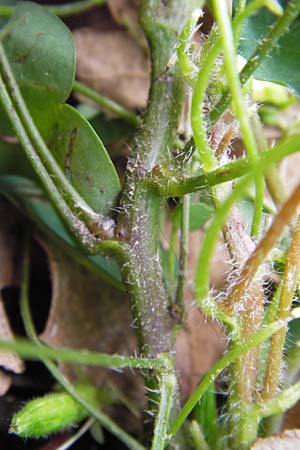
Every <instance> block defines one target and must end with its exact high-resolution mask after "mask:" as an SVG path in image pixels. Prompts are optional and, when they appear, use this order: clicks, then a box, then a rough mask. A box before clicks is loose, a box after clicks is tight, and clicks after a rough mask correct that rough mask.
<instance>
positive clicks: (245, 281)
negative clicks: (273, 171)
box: [226, 186, 300, 309]
mask: <svg viewBox="0 0 300 450" xmlns="http://www.w3.org/2000/svg"><path fill="white" fill-rule="evenodd" d="M299 205H300V186H297V188H296V189H295V190H294V192H293V193H292V195H291V196H290V197H289V198H288V200H287V201H286V202H285V204H284V205H283V207H282V209H281V210H280V212H279V213H278V215H277V216H276V217H275V219H274V221H273V223H272V225H271V226H270V228H269V230H268V231H267V233H266V234H265V236H264V237H263V238H262V240H261V241H260V243H259V244H258V245H257V247H256V249H255V250H254V252H253V253H252V255H251V256H250V257H249V258H248V260H247V261H246V262H245V264H244V267H243V269H242V271H241V273H240V275H239V277H238V280H237V281H236V283H235V285H234V287H233V288H232V290H231V292H230V294H229V295H228V298H227V300H226V308H229V309H230V308H232V307H234V305H235V304H236V302H237V301H238V299H241V298H242V297H243V295H244V294H245V293H246V292H247V289H248V288H249V286H250V284H251V283H252V281H253V279H254V277H255V275H256V273H257V270H258V268H259V267H260V265H261V264H262V263H263V261H264V260H265V258H266V257H267V255H268V253H269V252H270V251H271V250H272V248H273V247H274V245H275V244H276V241H277V240H278V239H279V237H280V236H281V234H282V232H283V230H284V229H285V227H287V226H288V225H289V224H290V223H291V220H292V219H293V217H294V216H295V214H296V211H297V209H298V207H299Z"/></svg>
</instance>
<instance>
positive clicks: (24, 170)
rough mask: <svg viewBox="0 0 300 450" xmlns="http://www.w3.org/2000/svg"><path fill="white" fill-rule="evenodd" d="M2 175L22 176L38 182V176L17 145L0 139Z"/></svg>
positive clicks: (0, 168)
mask: <svg viewBox="0 0 300 450" xmlns="http://www.w3.org/2000/svg"><path fill="white" fill-rule="evenodd" d="M0 174H1V175H3V174H11V175H22V176H25V177H27V178H30V179H34V180H37V175H36V174H35V172H34V170H33V169H32V167H31V165H30V162H29V161H28V159H27V157H26V155H25V154H24V152H23V150H22V148H21V146H20V145H19V144H17V143H9V142H5V141H3V140H2V139H1V138H0Z"/></svg>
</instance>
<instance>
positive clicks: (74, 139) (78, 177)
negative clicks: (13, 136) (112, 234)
mask: <svg viewBox="0 0 300 450" xmlns="http://www.w3.org/2000/svg"><path fill="white" fill-rule="evenodd" d="M36 123H37V126H38V128H39V129H40V131H41V133H42V135H43V137H44V139H45V141H46V144H47V145H48V147H49V149H50V151H51V152H52V154H53V155H54V157H55V158H56V160H57V162H58V164H59V165H60V167H61V168H62V169H63V171H64V173H65V175H66V176H67V178H69V180H70V182H71V183H72V184H73V186H74V187H75V188H76V189H77V191H78V192H79V194H80V195H81V196H82V197H83V198H84V199H85V201H86V202H87V203H88V204H89V205H90V206H91V207H92V208H93V209H94V210H95V211H97V212H99V213H102V214H104V215H107V214H109V213H110V212H111V208H112V207H113V206H114V204H115V201H116V198H117V196H118V194H119V192H120V182H119V177H118V175H117V172H116V170H115V168H114V166H113V164H112V162H111V159H110V158H109V156H108V154H107V151H106V150H105V148H104V146H103V144H102V142H101V140H100V138H99V136H98V135H97V134H96V133H95V131H94V130H93V128H92V127H91V126H90V124H89V123H88V121H87V120H86V119H85V118H84V117H83V116H82V115H81V114H80V113H79V112H78V111H77V110H76V109H74V108H72V107H71V106H70V105H66V104H64V105H63V104H60V105H57V106H55V107H54V108H52V109H49V110H47V112H46V113H45V114H43V115H41V116H40V117H37V118H36Z"/></svg>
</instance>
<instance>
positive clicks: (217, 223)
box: [195, 177, 251, 328]
mask: <svg viewBox="0 0 300 450" xmlns="http://www.w3.org/2000/svg"><path fill="white" fill-rule="evenodd" d="M250 180H251V179H250V178H249V177H248V178H245V179H242V180H241V181H240V182H239V183H238V184H237V185H236V186H235V189H234V190H233V191H232V192H231V194H230V195H229V196H228V198H227V199H226V200H225V201H224V203H223V204H221V205H220V206H219V208H218V209H217V211H216V214H215V216H214V218H213V220H212V222H211V224H210V226H209V228H208V230H207V232H206V234H205V238H204V240H203V243H202V248H201V251H200V254H199V258H198V262H197V268H196V276H195V299H196V302H197V303H198V305H199V306H200V308H201V309H202V310H203V312H204V313H205V314H207V315H208V316H209V317H211V318H217V319H220V320H222V321H223V322H224V323H228V324H229V326H230V327H234V328H235V327H236V320H235V318H234V317H229V315H227V314H226V312H225V311H224V310H223V309H222V307H220V306H218V304H217V303H216V302H215V301H214V300H211V299H210V297H209V268H210V262H211V259H212V255H213V252H214V249H215V245H216V242H217V238H218V237H219V234H220V231H221V229H222V227H223V225H224V223H225V220H226V217H227V215H228V214H229V211H230V209H231V207H232V206H233V205H234V203H235V202H236V201H237V200H238V199H239V198H241V196H242V195H243V193H244V192H245V189H246V187H247V186H248V184H249V182H250Z"/></svg>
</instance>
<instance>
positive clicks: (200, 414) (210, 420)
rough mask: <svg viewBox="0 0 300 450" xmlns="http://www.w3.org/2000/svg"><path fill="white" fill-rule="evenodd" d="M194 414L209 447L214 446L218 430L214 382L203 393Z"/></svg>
mask: <svg viewBox="0 0 300 450" xmlns="http://www.w3.org/2000/svg"><path fill="white" fill-rule="evenodd" d="M194 415H195V419H196V420H197V422H198V423H199V424H200V426H201V429H202V430H203V433H204V436H205V437H206V440H207V442H208V444H209V446H210V448H215V447H216V444H217V442H218V436H219V431H220V430H219V424H218V412H217V403H216V394H215V385H214V384H212V386H211V387H210V389H208V390H207V391H206V392H205V394H204V395H203V397H202V399H201V402H200V404H199V405H197V406H196V408H195V410H194Z"/></svg>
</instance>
